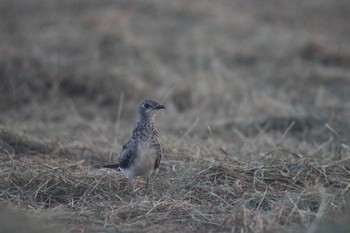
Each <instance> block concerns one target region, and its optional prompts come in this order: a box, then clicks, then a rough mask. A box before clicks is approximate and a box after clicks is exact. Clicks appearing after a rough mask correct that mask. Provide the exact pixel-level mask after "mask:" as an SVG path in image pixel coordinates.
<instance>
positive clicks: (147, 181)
mask: <svg viewBox="0 0 350 233" xmlns="http://www.w3.org/2000/svg"><path fill="white" fill-rule="evenodd" d="M148 183H149V176H147V179H146V190H147V189H148Z"/></svg>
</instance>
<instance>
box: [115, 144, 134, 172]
mask: <svg viewBox="0 0 350 233" xmlns="http://www.w3.org/2000/svg"><path fill="white" fill-rule="evenodd" d="M136 156H137V141H136V140H135V139H133V138H131V139H130V140H129V141H128V142H127V143H126V144H125V145H123V149H122V153H121V156H120V159H119V167H121V168H128V167H129V166H130V164H131V163H132V161H133V160H134V159H135V157H136Z"/></svg>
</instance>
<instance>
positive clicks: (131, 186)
mask: <svg viewBox="0 0 350 233" xmlns="http://www.w3.org/2000/svg"><path fill="white" fill-rule="evenodd" d="M128 183H129V192H130V195H132V192H133V191H134V187H133V183H132V180H129V182H128Z"/></svg>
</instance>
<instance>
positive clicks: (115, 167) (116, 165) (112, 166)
mask: <svg viewBox="0 0 350 233" xmlns="http://www.w3.org/2000/svg"><path fill="white" fill-rule="evenodd" d="M103 167H104V168H113V169H117V168H119V163H118V164H110V165H105V166H103Z"/></svg>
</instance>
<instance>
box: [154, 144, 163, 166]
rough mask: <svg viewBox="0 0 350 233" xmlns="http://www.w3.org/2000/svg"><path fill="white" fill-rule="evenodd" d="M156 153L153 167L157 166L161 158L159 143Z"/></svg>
mask: <svg viewBox="0 0 350 233" xmlns="http://www.w3.org/2000/svg"><path fill="white" fill-rule="evenodd" d="M156 154H157V157H156V161H155V163H154V169H157V168H159V165H160V160H161V159H162V148H161V147H160V145H159V149H158V150H156Z"/></svg>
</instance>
